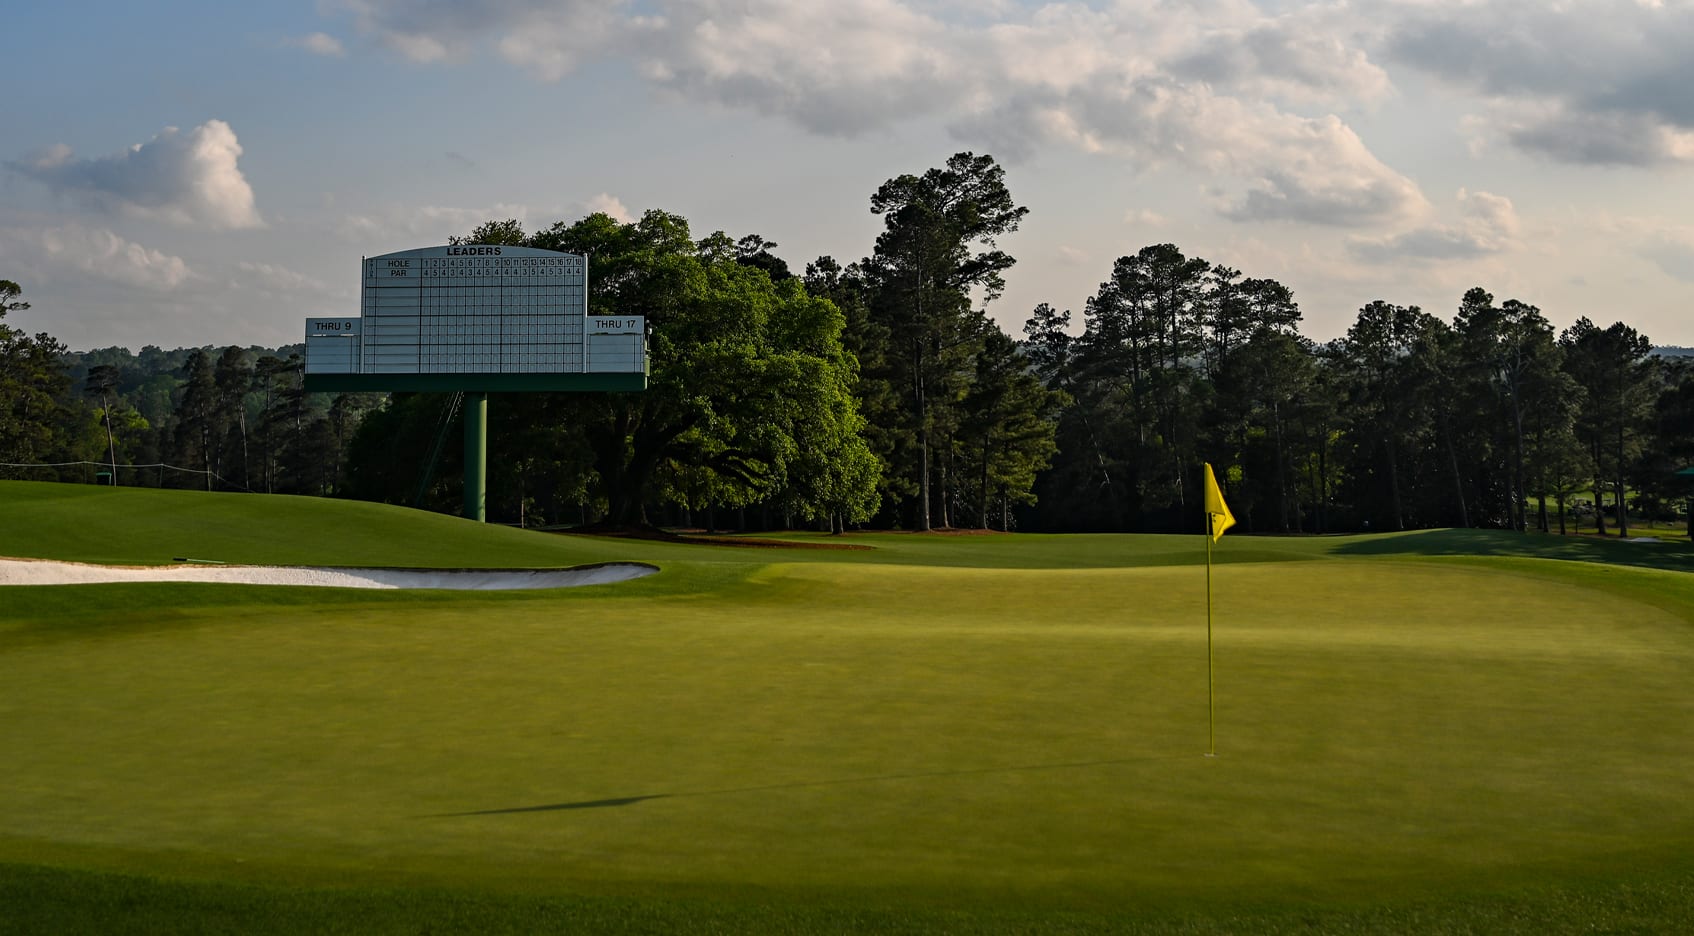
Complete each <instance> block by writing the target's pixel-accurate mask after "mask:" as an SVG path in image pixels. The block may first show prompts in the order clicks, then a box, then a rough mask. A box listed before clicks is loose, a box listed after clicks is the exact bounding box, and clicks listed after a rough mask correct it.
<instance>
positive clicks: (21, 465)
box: [0, 461, 258, 494]
mask: <svg viewBox="0 0 1694 936" xmlns="http://www.w3.org/2000/svg"><path fill="white" fill-rule="evenodd" d="M77 465H93V466H94V467H96V468H134V469H137V470H140V469H142V468H168V469H170V470H171V471H181V472H184V473H186V474H197V475H211V476H212V477H213V478H214V479H216V480H217V481H220V482H222V483H223V484H226V485H228V486H230V487H232V488H240V489H241V490H243V491H246V492H247V493H249V494H256V493H258V492H257V491H254V490H253V489H252V488H250V487H248V486H247V485H245V484H236V483H235V482H234V481H231V480H229V479H228V478H226V477H224V476H223V475H221V474H218V473H217V472H215V471H207V470H206V469H204V468H183V467H180V466H178V465H167V464H165V463H164V462H154V463H152V464H150V465H114V464H112V463H111V462H103V461H102V462H97V461H68V462H0V468H71V467H75V466H77Z"/></svg>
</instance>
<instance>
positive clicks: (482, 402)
mask: <svg viewBox="0 0 1694 936" xmlns="http://www.w3.org/2000/svg"><path fill="white" fill-rule="evenodd" d="M465 517H466V518H467V519H470V520H475V521H477V522H478V523H481V522H483V521H484V520H487V519H488V394H486V393H467V394H465Z"/></svg>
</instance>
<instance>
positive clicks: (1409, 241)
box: [1347, 189, 1522, 262]
mask: <svg viewBox="0 0 1694 936" xmlns="http://www.w3.org/2000/svg"><path fill="white" fill-rule="evenodd" d="M1458 202H1459V209H1460V212H1461V214H1462V215H1463V219H1462V220H1461V221H1460V222H1459V223H1458V224H1439V223H1436V224H1426V225H1423V226H1420V227H1415V228H1411V229H1409V230H1405V231H1401V232H1399V233H1397V234H1391V235H1388V236H1385V237H1355V238H1349V239H1348V241H1347V249H1348V251H1349V252H1350V253H1352V254H1353V255H1354V256H1356V257H1358V258H1360V259H1362V260H1367V261H1373V262H1396V261H1401V260H1472V259H1476V258H1478V257H1485V256H1490V255H1493V254H1498V253H1503V252H1505V251H1508V250H1513V249H1515V248H1517V247H1519V246H1521V241H1519V239H1518V234H1519V231H1520V230H1521V227H1522V225H1521V224H1520V222H1519V221H1518V215H1517V210H1516V209H1515V208H1514V207H1513V206H1512V201H1511V199H1509V198H1506V197H1505V196H1502V195H1495V194H1492V193H1490V192H1467V191H1465V190H1464V189H1460V190H1459V194H1458Z"/></svg>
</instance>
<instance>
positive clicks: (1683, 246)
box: [1636, 226, 1694, 283]
mask: <svg viewBox="0 0 1694 936" xmlns="http://www.w3.org/2000/svg"><path fill="white" fill-rule="evenodd" d="M1636 252H1637V253H1639V254H1640V255H1641V256H1642V257H1645V258H1646V259H1648V260H1650V261H1652V263H1653V265H1654V266H1656V267H1658V268H1659V270H1660V271H1661V272H1663V273H1664V274H1665V275H1666V276H1669V277H1671V278H1672V279H1676V280H1681V281H1682V282H1684V283H1694V228H1687V227H1681V226H1671V227H1665V228H1661V229H1659V230H1657V231H1653V232H1652V233H1650V234H1648V235H1647V236H1646V237H1645V238H1643V239H1642V241H1641V242H1640V244H1639V245H1638V246H1637V248H1636Z"/></svg>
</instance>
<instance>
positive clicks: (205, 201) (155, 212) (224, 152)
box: [6, 120, 263, 229]
mask: <svg viewBox="0 0 1694 936" xmlns="http://www.w3.org/2000/svg"><path fill="white" fill-rule="evenodd" d="M240 156H241V144H240V142H239V141H237V140H236V137H235V131H234V130H232V129H230V126H229V124H227V123H224V122H223V121H221V120H208V121H207V122H205V123H203V124H201V125H200V126H198V127H196V128H194V129H193V130H190V131H189V132H187V133H182V132H181V131H179V130H178V129H177V128H175V127H166V128H165V129H163V130H161V131H160V132H159V133H158V135H156V136H154V137H153V139H152V140H149V141H148V142H146V143H137V144H135V145H134V146H131V147H130V148H128V149H126V150H123V151H121V152H118V153H113V154H112V155H110V156H101V157H98V158H96V159H78V158H76V156H75V154H74V153H73V152H72V151H71V148H70V147H68V146H65V145H63V144H58V145H55V146H52V147H49V148H48V149H46V150H44V151H42V152H41V153H40V154H39V155H37V156H36V157H35V158H34V159H31V160H27V161H23V162H12V163H7V164H6V165H7V167H8V168H10V169H12V170H13V171H15V172H18V173H20V174H22V175H25V176H28V177H29V178H32V179H35V180H36V181H38V182H41V183H42V184H44V185H46V186H47V187H48V188H50V189H52V190H53V191H54V192H56V193H59V194H64V195H70V196H73V197H77V198H81V199H83V200H85V201H87V202H89V203H90V204H92V205H95V206H96V207H99V208H102V209H107V210H117V211H121V212H124V213H126V214H131V215H135V216H138V217H144V218H158V219H163V220H167V221H171V222H173V223H178V224H185V225H186V224H198V225H204V226H207V227H211V228H217V229H233V228H252V227H259V226H261V225H262V224H263V222H262V220H261V219H260V218H259V213H258V211H257V210H256V209H255V208H254V205H253V189H252V188H251V187H250V186H249V185H248V184H247V179H246V178H245V177H244V176H243V175H242V174H241V168H240V167H239V166H238V165H237V161H238V160H239V158H240Z"/></svg>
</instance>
